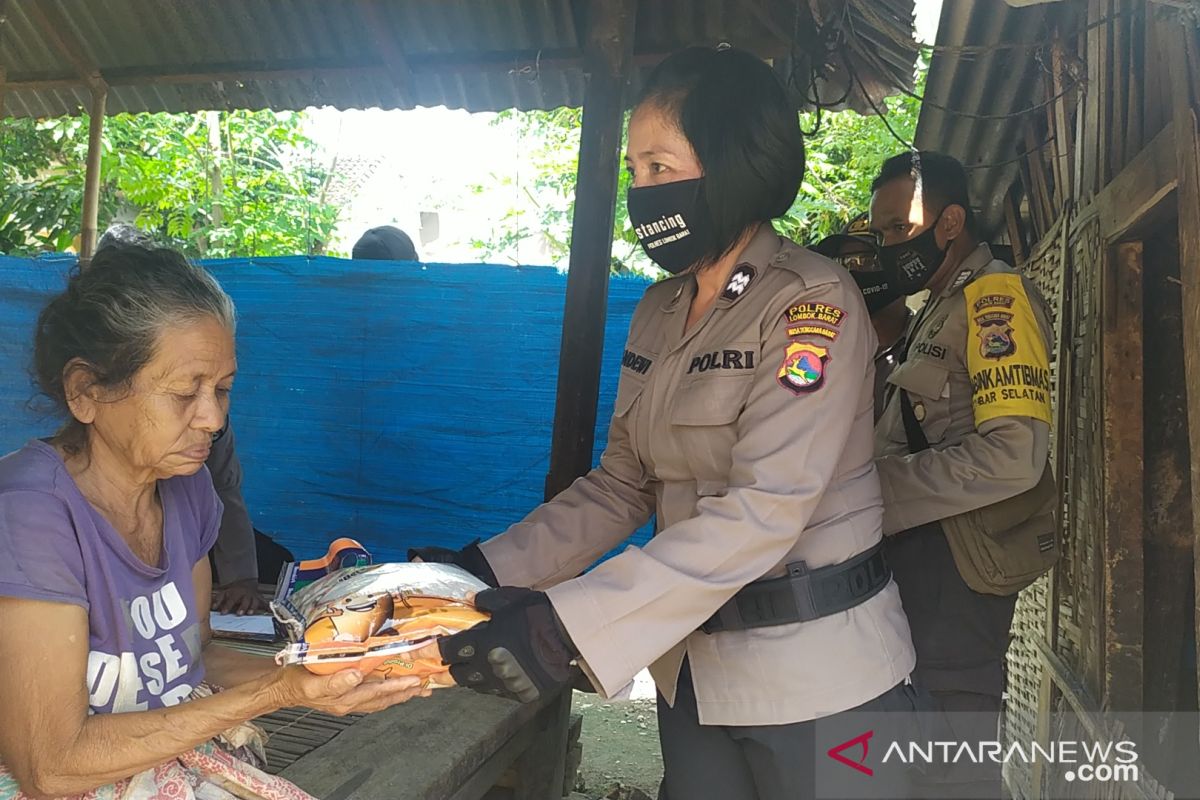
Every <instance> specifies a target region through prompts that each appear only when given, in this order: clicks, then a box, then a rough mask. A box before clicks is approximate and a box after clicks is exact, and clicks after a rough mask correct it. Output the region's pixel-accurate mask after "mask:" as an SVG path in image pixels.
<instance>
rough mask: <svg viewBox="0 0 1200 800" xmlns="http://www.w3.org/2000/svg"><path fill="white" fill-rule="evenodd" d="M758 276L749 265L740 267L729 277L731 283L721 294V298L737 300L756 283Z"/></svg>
mask: <svg viewBox="0 0 1200 800" xmlns="http://www.w3.org/2000/svg"><path fill="white" fill-rule="evenodd" d="M756 274H757V273H756V271H755V269H754V267H752V266H750V265H749V264H740V265H738V268H737V269H735V270H734V271H733V274H732V275H730V276H729V283H727V284H725V291H723V292H721V298H722V299H724V300H737V299H738V298H739V297H741V296H742V295H743V294H745V293H746V290H747V289H749V288H750V284H751V283H753V282H754V276H755V275H756Z"/></svg>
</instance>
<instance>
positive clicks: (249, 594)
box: [212, 578, 267, 616]
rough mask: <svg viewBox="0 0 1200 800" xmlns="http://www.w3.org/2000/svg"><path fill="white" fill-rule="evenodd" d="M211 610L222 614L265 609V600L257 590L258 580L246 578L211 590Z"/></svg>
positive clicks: (249, 612)
mask: <svg viewBox="0 0 1200 800" xmlns="http://www.w3.org/2000/svg"><path fill="white" fill-rule="evenodd" d="M212 610H213V611H219V612H220V613H222V614H237V615H238V616H241V615H243V614H257V613H259V612H263V611H266V610H267V601H266V599H264V598H263V596H262V595H261V594H259V591H258V581H257V580H255V579H254V578H247V579H246V580H244V581H234V582H233V583H231V584H229V585H228V586H223V587H221V588H218V589H214V590H213V596H212Z"/></svg>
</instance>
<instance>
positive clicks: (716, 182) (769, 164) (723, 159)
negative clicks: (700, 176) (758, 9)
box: [638, 47, 804, 263]
mask: <svg viewBox="0 0 1200 800" xmlns="http://www.w3.org/2000/svg"><path fill="white" fill-rule="evenodd" d="M646 103H649V104H651V105H653V106H655V107H657V108H659V109H660V110H662V111H664V112H666V113H668V114H669V115H671V116H672V117H674V118H675V120H676V122H677V123H678V125H679V129H680V131H682V133H683V135H684V137H686V138H687V140H688V142H689V143H690V144H691V146H692V150H694V151H695V153H696V157H697V158H698V159H699V161H700V165H701V167H702V168H703V169H704V199H705V202H706V203H707V205H708V210H709V213H710V215H711V221H712V224H713V233H714V236H713V242H714V244H713V251H712V252H710V253H707V254H705V258H704V259H703V261H704V262H705V263H712V262H714V261H717V260H718V259H720V258H721V257H722V256H723V255H725V254H726V253H728V252H729V251H730V250H731V249H732V248H733V246H734V245H735V244H737V242H738V240H739V239H740V238H741V237H742V235H743V234H744V233H745V232H746V230H747V229H748V228H750V227H751V226H752V225H754V224H756V223H761V222H769V221H770V220H773V219H775V218H777V217H781V216H783V215H784V214H785V213H787V210H788V209H789V208H791V207H792V203H793V202H795V200H796V194H797V192H799V190H800V181H801V179H802V178H803V177H804V137H803V136H802V135H801V134H800V117H799V114H798V112H797V109H796V108H795V106H794V105H793V104H792V102H791V101H790V100H789V98H788V94H787V91H786V90H785V89H784V86H783V83H782V82H781V81H780V80H779V78H778V76H777V75H776V74H775V72H774V70H772V69H771V67H770V66H768V65H767V64H766V63H765V62H764V61H762V60H761V59H760V58H758V56H756V55H754V54H753V53H749V52H747V51H745V50H739V49H737V48H733V47H727V48H722V49H717V48H712V47H689V48H687V49H685V50H680V51H679V52H677V53H674V54H672V55H670V56H668V57H667V58H666V59H665V60H664V61H663V62H662V63H660V64H659V65H658V66H657V67H656V68H655V69H654V71H653V72H652V73H651V74H650V76H649V78H648V79H647V80H646V83H645V84H644V86H643V88H642V94H641V97H640V98H639V99H638V105H643V104H646Z"/></svg>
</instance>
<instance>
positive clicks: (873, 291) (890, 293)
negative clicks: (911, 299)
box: [850, 269, 904, 316]
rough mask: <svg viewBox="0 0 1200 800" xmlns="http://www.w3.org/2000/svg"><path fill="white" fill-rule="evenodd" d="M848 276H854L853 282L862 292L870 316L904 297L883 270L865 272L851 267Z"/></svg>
mask: <svg viewBox="0 0 1200 800" xmlns="http://www.w3.org/2000/svg"><path fill="white" fill-rule="evenodd" d="M850 277H852V278H854V282H855V283H857V284H858V289H859V291H861V292H862V296H863V300H865V301H866V303H867V313H868V314H870V315H871V316H875V315H876V314H877V313H879V312H880V311H882V310H883V309H885V308H887V307H888V306H890V305H891V304H892V303H894V302H896V301H897V300H900V299H901V298H903V297H904V295H902V294H900V292H898V291H896V288H895V287H894V286H892V281H891V278H889V277H888V276H887V274H886V273H884V272H878V271H872V272H865V271H863V270H857V269H852V270H850Z"/></svg>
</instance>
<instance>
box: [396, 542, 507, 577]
mask: <svg viewBox="0 0 1200 800" xmlns="http://www.w3.org/2000/svg"><path fill="white" fill-rule="evenodd" d="M408 560H409V561H428V562H429V563H431V564H453V565H454V566H456V567H462V568H463V569H465V570H466V571H467V572H469V573H471V574H472V575H474V576H475V577H476V578H479V580H481V581H483V582H484V583H486V584H487V585H488V586H499V585H500V581H498V580H496V573H494V572H492V565H491V564H489V563H488V560H487V559H486V558H485V557H484V555H483V551H482V550H480V549H479V540H478V539H476V540H475V541H473V542H471V543H470V544H469V545H467V546H466V547H464V548H463V549H462V550H451V549H450V548H448V547H414V548H411V549H410V550H409V551H408Z"/></svg>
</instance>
